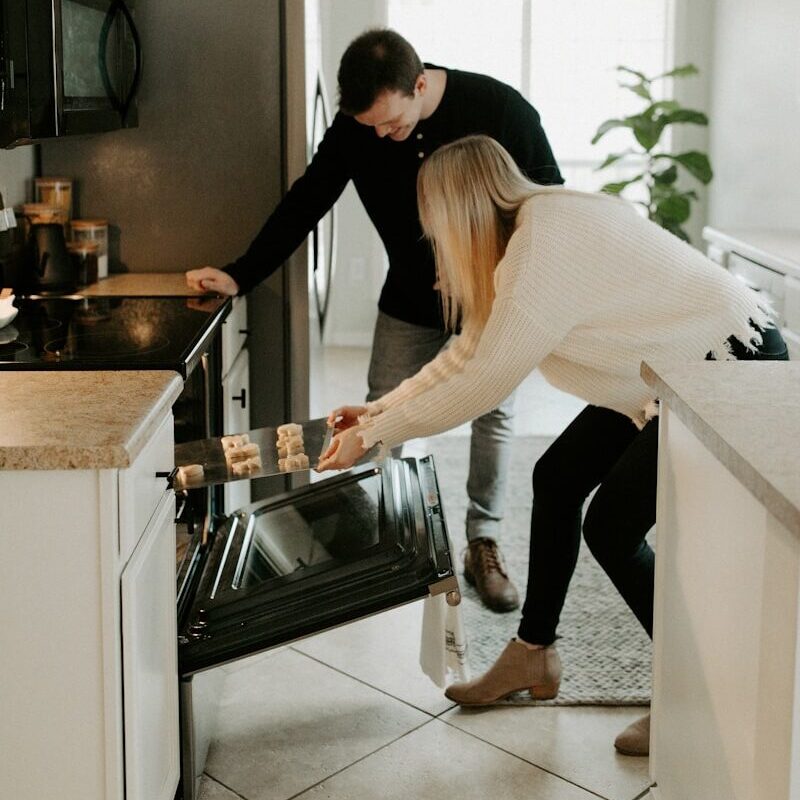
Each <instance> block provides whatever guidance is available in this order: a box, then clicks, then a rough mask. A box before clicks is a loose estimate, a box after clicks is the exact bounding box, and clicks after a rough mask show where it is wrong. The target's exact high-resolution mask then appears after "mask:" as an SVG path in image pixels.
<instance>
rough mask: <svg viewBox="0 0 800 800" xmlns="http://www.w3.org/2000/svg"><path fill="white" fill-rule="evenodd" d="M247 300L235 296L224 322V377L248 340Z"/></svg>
mask: <svg viewBox="0 0 800 800" xmlns="http://www.w3.org/2000/svg"><path fill="white" fill-rule="evenodd" d="M247 333H248V331H247V301H246V300H245V299H244V297H235V298H234V299H233V307H232V308H231V313H230V314H228V316H227V317H226V319H225V321H224V322H223V323H222V377H223V378H225V377H226V376H227V375H228V373H229V372H230V371H231V369H232V368H233V365H234V364H235V363H236V357H237V356H238V355H239V354H240V352H241V350H242V348H243V347H244V346H245V343H246V342H247Z"/></svg>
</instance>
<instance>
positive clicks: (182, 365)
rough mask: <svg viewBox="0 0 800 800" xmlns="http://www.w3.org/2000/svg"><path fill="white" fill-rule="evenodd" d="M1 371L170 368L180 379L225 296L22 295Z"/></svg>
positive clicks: (5, 336) (2, 331)
mask: <svg viewBox="0 0 800 800" xmlns="http://www.w3.org/2000/svg"><path fill="white" fill-rule="evenodd" d="M14 305H15V306H17V308H18V309H19V313H18V314H17V317H16V319H15V320H14V321H13V322H12V323H11V324H10V325H7V326H6V327H5V328H0V370H26V369H29V370H43V369H75V370H81V369H170V370H174V371H176V372H178V373H180V374H181V375H182V376H183V377H184V378H186V376H187V375H188V374H189V373H190V372H191V370H192V368H193V367H194V365H195V363H196V362H197V360H198V359H199V357H200V355H201V352H202V350H203V347H204V346H205V343H206V342H207V340H208V339H209V337H210V336H211V335H212V334H213V332H214V330H215V328H216V326H217V324H218V323H219V322H220V321H221V320H222V318H223V317H224V316H225V315H226V314H227V311H228V307H229V304H228V303H227V300H226V299H225V298H221V297H211V298H205V297H203V298H197V297H191V298H187V297H81V296H78V295H71V296H68V297H33V296H32V297H25V298H22V297H19V298H17V299H16V300H15V302H14Z"/></svg>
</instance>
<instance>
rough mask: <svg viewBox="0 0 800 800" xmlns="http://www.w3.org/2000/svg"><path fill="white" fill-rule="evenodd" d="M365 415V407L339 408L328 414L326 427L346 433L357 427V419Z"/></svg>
mask: <svg viewBox="0 0 800 800" xmlns="http://www.w3.org/2000/svg"><path fill="white" fill-rule="evenodd" d="M366 413H367V407H366V406H339V408H335V409H334V410H333V411H331V413H330V414H328V425H330V426H331V427H332V428H336V430H337V431H346V430H347V429H348V428H352V427H353V425H358V418H359V417H360V416H363V415H364V414H366Z"/></svg>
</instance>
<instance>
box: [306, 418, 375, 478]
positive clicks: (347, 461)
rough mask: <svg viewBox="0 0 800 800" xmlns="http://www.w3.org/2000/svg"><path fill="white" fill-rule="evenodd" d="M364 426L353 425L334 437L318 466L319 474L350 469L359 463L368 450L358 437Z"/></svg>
mask: <svg viewBox="0 0 800 800" xmlns="http://www.w3.org/2000/svg"><path fill="white" fill-rule="evenodd" d="M362 428H363V426H362V425H353V426H352V427H350V428H347V430H344V431H342V432H341V433H337V434H336V436H334V437H333V440H332V441H331V443H330V446H329V447H328V449H327V450H326V451H325V452H324V453H323V454H322V457H321V458H320V460H319V464H318V465H317V472H323V471H324V470H326V469H348V468H349V467H352V466H353V464H355V463H356V461H358V459H359V458H361V456H363V455H364V453H366V452H367V449H366V448H365V447H364V443H363V442H362V441H361V437H360V436H359V435H358V433H359V431H360V430H362Z"/></svg>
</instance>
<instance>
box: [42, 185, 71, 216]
mask: <svg viewBox="0 0 800 800" xmlns="http://www.w3.org/2000/svg"><path fill="white" fill-rule="evenodd" d="M33 184H34V191H35V197H36V202H37V203H44V204H45V205H47V206H51V207H53V208H60V209H61V210H62V211H63V212H64V213H65V214H66V217H67V222H69V220H70V217H71V216H72V181H71V180H70V179H69V178H36V179H35V180H34V182H33Z"/></svg>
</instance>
